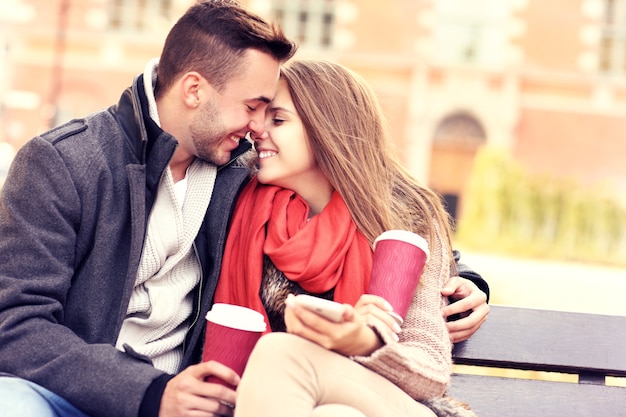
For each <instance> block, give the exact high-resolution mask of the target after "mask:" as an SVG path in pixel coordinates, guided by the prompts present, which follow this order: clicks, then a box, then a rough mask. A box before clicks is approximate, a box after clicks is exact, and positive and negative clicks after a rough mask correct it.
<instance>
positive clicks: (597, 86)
mask: <svg viewBox="0 0 626 417" xmlns="http://www.w3.org/2000/svg"><path fill="white" fill-rule="evenodd" d="M190 3H191V1H189V0H3V2H2V4H1V5H0V94H1V97H2V101H1V107H0V142H1V141H5V142H8V143H11V144H13V145H14V146H15V147H19V146H20V145H21V144H22V143H24V141H26V140H27V139H29V138H30V137H32V136H33V135H35V134H37V133H38V132H40V131H42V130H44V129H47V128H49V127H51V126H53V125H56V124H58V123H60V122H63V121H65V120H68V119H69V118H72V117H78V116H81V115H83V114H85V113H86V112H91V111H94V110H97V109H99V108H102V107H104V106H108V105H110V104H112V103H114V102H115V101H116V100H117V99H118V97H119V95H120V94H121V92H122V90H123V89H124V88H125V87H126V86H127V85H129V84H130V82H131V81H132V78H133V76H134V75H135V74H137V73H139V72H141V71H143V67H144V64H145V63H146V62H147V60H148V59H149V58H151V57H154V56H158V55H159V52H160V49H161V45H162V43H163V41H164V38H165V35H166V33H167V30H168V29H169V28H170V26H171V25H172V24H173V22H174V21H175V20H176V18H177V17H178V16H180V14H181V13H182V12H183V11H184V10H185V8H186V7H187V6H188V5H189V4H190ZM242 3H243V4H245V5H247V6H248V7H249V8H251V9H252V10H254V11H256V12H258V13H259V14H261V15H263V16H265V17H269V18H272V19H275V20H277V21H279V22H280V23H281V25H282V26H283V28H284V29H285V30H286V31H287V32H288V34H290V35H291V36H292V37H293V38H294V39H297V41H298V42H299V43H300V45H301V47H300V50H299V52H298V56H297V57H298V58H311V57H316V58H326V59H332V60H336V61H339V62H341V63H343V64H345V65H347V66H348V67H350V68H352V69H354V70H356V71H357V72H359V73H361V74H362V75H363V76H364V77H365V78H366V79H367V80H368V81H369V82H370V83H371V85H372V86H373V87H374V89H375V90H376V91H377V93H378V94H379V96H380V98H381V101H382V103H383V107H384V108H385V111H386V112H387V115H388V117H389V123H390V126H391V128H392V131H393V133H394V135H395V138H396V140H397V144H398V148H399V155H400V156H401V157H402V159H403V161H404V163H405V164H406V166H407V167H409V169H410V170H411V171H412V172H414V173H415V174H416V175H417V176H418V177H419V178H421V179H422V180H423V181H424V182H426V183H427V184H428V185H430V186H432V187H433V188H434V189H436V190H437V191H439V192H441V193H442V194H444V196H445V197H446V199H447V200H448V203H449V208H450V211H452V212H453V213H456V214H459V213H460V212H461V211H462V202H463V193H464V190H465V187H466V184H467V180H468V176H469V173H470V170H471V166H472V161H473V158H474V155H475V153H476V151H477V149H478V148H480V147H481V146H484V145H492V146H497V147H502V148H505V149H507V150H509V151H510V152H511V154H512V155H513V156H514V157H515V159H516V160H518V161H519V162H520V163H522V164H523V165H524V166H526V167H527V168H528V169H529V170H530V171H531V172H535V173H541V174H548V175H551V176H554V177H557V178H573V179H576V180H578V181H580V182H581V183H583V184H589V185H593V184H597V183H609V184H611V186H613V187H614V189H615V190H616V192H623V191H626V165H625V164H624V163H623V162H622V159H623V155H624V154H626V140H624V139H623V138H624V133H625V132H626V77H624V72H625V70H626V0H550V1H549V2H548V1H541V0H388V1H379V0H242Z"/></svg>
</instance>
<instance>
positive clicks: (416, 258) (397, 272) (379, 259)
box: [368, 230, 430, 323]
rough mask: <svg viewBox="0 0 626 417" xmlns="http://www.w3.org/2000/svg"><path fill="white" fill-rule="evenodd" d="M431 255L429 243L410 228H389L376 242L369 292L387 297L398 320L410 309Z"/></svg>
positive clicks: (400, 321) (402, 318)
mask: <svg viewBox="0 0 626 417" xmlns="http://www.w3.org/2000/svg"><path fill="white" fill-rule="evenodd" d="M429 256H430V252H429V250H428V242H426V240H425V239H424V238H423V237H421V236H420V235H418V234H416V233H413V232H409V231H407V230H387V231H385V232H383V233H382V234H381V235H380V236H378V237H377V238H376V240H375V241H374V258H373V262H372V275H371V277H370V284H369V289H368V293H369V294H374V295H378V296H380V297H382V298H384V299H385V300H387V301H388V302H389V303H390V304H391V306H392V307H393V313H392V314H391V315H392V316H393V317H394V318H395V319H396V320H397V321H398V322H399V323H402V321H403V320H404V317H405V316H406V313H407V311H408V310H409V306H410V305H411V300H412V299H413V294H414V293H415V290H416V288H417V284H418V282H419V279H420V277H421V276H422V272H423V271H424V266H425V265H426V262H428V258H429Z"/></svg>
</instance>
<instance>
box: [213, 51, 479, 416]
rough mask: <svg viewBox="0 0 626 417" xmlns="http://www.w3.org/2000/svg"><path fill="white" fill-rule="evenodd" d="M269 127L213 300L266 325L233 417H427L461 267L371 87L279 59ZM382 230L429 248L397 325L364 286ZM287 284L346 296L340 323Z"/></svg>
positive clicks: (347, 74)
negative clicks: (452, 284)
mask: <svg viewBox="0 0 626 417" xmlns="http://www.w3.org/2000/svg"><path fill="white" fill-rule="evenodd" d="M265 128H266V130H265V132H264V133H263V134H262V135H261V136H259V137H253V139H254V143H255V147H256V150H257V152H258V172H257V174H256V177H255V178H253V179H252V180H251V182H250V183H249V184H248V185H247V186H246V188H245V189H244V191H243V192H242V195H241V196H240V198H239V200H238V203H237V207H236V209H235V213H234V215H233V220H232V226H231V229H230V233H229V236H228V241H227V244H226V252H225V255H224V264H223V266H222V275H221V276H220V280H219V285H218V288H217V292H216V298H215V301H216V302H228V303H233V304H239V305H244V306H248V307H251V308H254V309H256V310H257V311H260V312H262V313H263V314H265V315H266V318H267V319H268V322H269V324H270V326H271V330H272V331H273V333H271V334H268V335H265V336H264V337H262V338H261V340H260V341H259V343H258V344H257V346H256V347H255V350H254V352H253V354H252V356H251V358H250V361H249V362H248V365H247V368H246V371H245V373H244V375H243V378H242V381H241V383H240V385H239V387H238V391H237V392H238V394H237V405H236V408H235V416H238V417H239V416H252V415H254V416H273V417H276V416H289V417H293V416H309V415H310V416H337V415H341V416H348V415H355V416H357V415H358V416H362V415H366V416H368V417H376V416H389V415H393V416H412V417H415V416H432V415H433V412H432V411H431V410H430V409H429V408H428V407H426V406H425V405H424V404H423V403H422V402H424V401H425V400H431V399H435V398H441V397H442V396H443V395H444V393H445V390H446V386H447V384H448V382H449V376H450V371H451V343H450V339H449V336H448V332H447V329H446V326H445V322H444V319H443V317H442V315H441V312H440V311H441V308H442V307H443V306H444V305H445V304H446V299H445V298H444V297H442V295H441V293H440V291H441V288H442V287H443V286H444V285H445V283H446V281H447V280H448V279H449V277H450V276H453V275H455V270H454V269H455V264H454V260H453V257H452V251H451V244H450V230H449V225H448V217H447V214H446V212H445V210H444V209H443V208H442V206H441V203H440V199H439V197H438V196H437V195H436V194H435V193H433V192H432V191H430V190H428V189H426V188H424V187H423V186H421V185H420V184H419V183H418V182H417V181H416V180H415V179H414V178H412V177H411V175H410V174H408V173H407V171H406V170H405V169H404V168H402V165H401V164H400V163H399V161H398V160H397V159H396V157H395V156H394V150H393V148H392V144H391V143H392V142H391V139H390V136H389V133H388V132H387V128H386V126H385V121H384V117H383V113H382V111H381V109H380V106H379V104H378V101H377V99H376V97H375V95H374V94H373V92H372V91H371V90H370V89H369V87H368V86H367V85H366V83H365V82H364V81H363V80H362V79H361V78H359V77H358V76H357V75H356V74H354V73H352V72H351V71H349V70H348V69H346V68H344V67H342V66H340V65H338V64H333V63H329V62H324V61H300V62H294V63H292V64H290V65H289V66H287V67H285V68H284V69H283V70H282V73H281V78H280V81H279V84H278V89H277V93H276V96H275V98H274V100H273V101H272V102H271V103H270V105H269V106H268V109H267V111H266V126H265ZM389 229H405V230H410V231H413V232H415V233H418V234H420V235H422V236H424V237H425V238H426V239H427V241H428V242H429V248H430V260H429V262H428V264H427V265H426V267H425V270H424V273H423V275H422V277H421V279H420V283H419V285H418V288H417V290H416V292H415V294H414V295H413V299H412V304H411V307H410V309H409V311H408V313H407V316H406V318H405V320H404V322H403V323H402V325H401V326H399V325H398V324H396V323H395V322H394V320H393V318H391V316H390V315H389V314H388V312H389V307H388V303H386V301H385V300H383V299H381V298H379V297H376V296H373V295H367V294H365V295H364V293H365V291H366V289H367V285H368V279H369V275H370V271H371V264H372V253H373V252H372V249H371V245H372V243H373V241H374V239H375V238H376V237H377V236H378V235H380V234H381V233H382V232H383V231H385V230H389ZM295 293H308V294H314V295H316V296H318V297H322V298H327V299H333V300H335V301H338V302H341V303H344V313H343V318H344V320H343V322H341V323H334V322H331V321H329V320H326V319H324V318H323V317H321V316H319V315H317V314H315V313H314V312H312V311H309V310H306V309H305V308H303V307H301V306H297V305H295V303H294V302H293V298H292V297H293V295H292V294H295ZM285 331H286V332H285ZM416 400H417V401H416ZM468 415H471V414H468Z"/></svg>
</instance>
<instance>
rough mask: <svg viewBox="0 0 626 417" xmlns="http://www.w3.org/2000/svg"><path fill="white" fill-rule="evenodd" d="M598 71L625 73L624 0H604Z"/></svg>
mask: <svg viewBox="0 0 626 417" xmlns="http://www.w3.org/2000/svg"><path fill="white" fill-rule="evenodd" d="M599 62H600V70H601V71H602V72H608V73H617V74H623V73H624V72H626V0H604V16H603V19H602V37H601V40H600V59H599Z"/></svg>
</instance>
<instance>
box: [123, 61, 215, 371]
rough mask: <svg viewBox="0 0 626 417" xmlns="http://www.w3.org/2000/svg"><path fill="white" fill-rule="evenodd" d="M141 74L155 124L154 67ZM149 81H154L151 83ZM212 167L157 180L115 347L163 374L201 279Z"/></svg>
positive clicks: (173, 367)
mask: <svg viewBox="0 0 626 417" xmlns="http://www.w3.org/2000/svg"><path fill="white" fill-rule="evenodd" d="M157 64H158V60H152V61H151V62H149V63H148V65H147V66H146V70H145V72H144V80H145V88H146V96H147V97H148V101H149V104H150V116H151V117H152V119H153V120H154V121H155V122H156V123H157V124H159V117H158V113H157V111H156V102H155V101H154V94H153V85H154V82H155V81H156V65H157ZM150 81H152V82H150ZM216 175H217V170H216V167H215V166H214V165H212V164H209V163H206V162H204V161H201V160H199V159H196V160H195V161H194V162H193V163H192V164H191V165H190V166H189V168H188V169H187V174H186V177H185V178H184V179H183V180H181V181H179V182H177V183H176V184H175V183H174V180H173V178H172V173H171V171H170V169H169V168H167V169H166V170H165V172H164V174H163V177H162V178H161V181H160V182H159V189H158V192H157V198H156V200H155V203H154V206H153V208H152V212H151V213H150V218H149V220H148V230H147V234H146V241H145V244H144V248H143V253H142V256H141V261H140V264H139V270H138V272H137V279H136V281H135V287H134V289H133V292H132V294H131V298H130V303H129V305H128V309H127V314H126V319H125V320H124V323H123V324H122V329H121V331H120V334H119V336H118V340H117V343H116V347H117V348H118V349H119V350H124V346H123V345H124V344H128V345H130V346H131V347H132V348H133V350H135V351H136V352H137V353H140V354H143V355H145V356H148V357H149V358H150V359H152V362H153V363H154V366H155V367H156V368H158V369H161V370H163V371H165V372H169V373H176V372H178V371H179V368H180V363H181V360H182V354H183V352H182V344H183V341H184V339H185V335H186V333H187V329H188V327H189V324H190V317H191V313H192V311H193V294H194V290H195V288H196V287H197V285H198V283H199V281H200V278H201V269H200V264H199V261H198V258H197V256H196V254H195V252H194V250H193V242H194V240H195V238H196V236H197V234H198V230H199V229H200V226H201V224H202V220H203V219H204V216H205V213H206V210H207V207H208V206H209V202H210V200H211V193H212V191H213V185H214V184H215V178H216Z"/></svg>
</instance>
